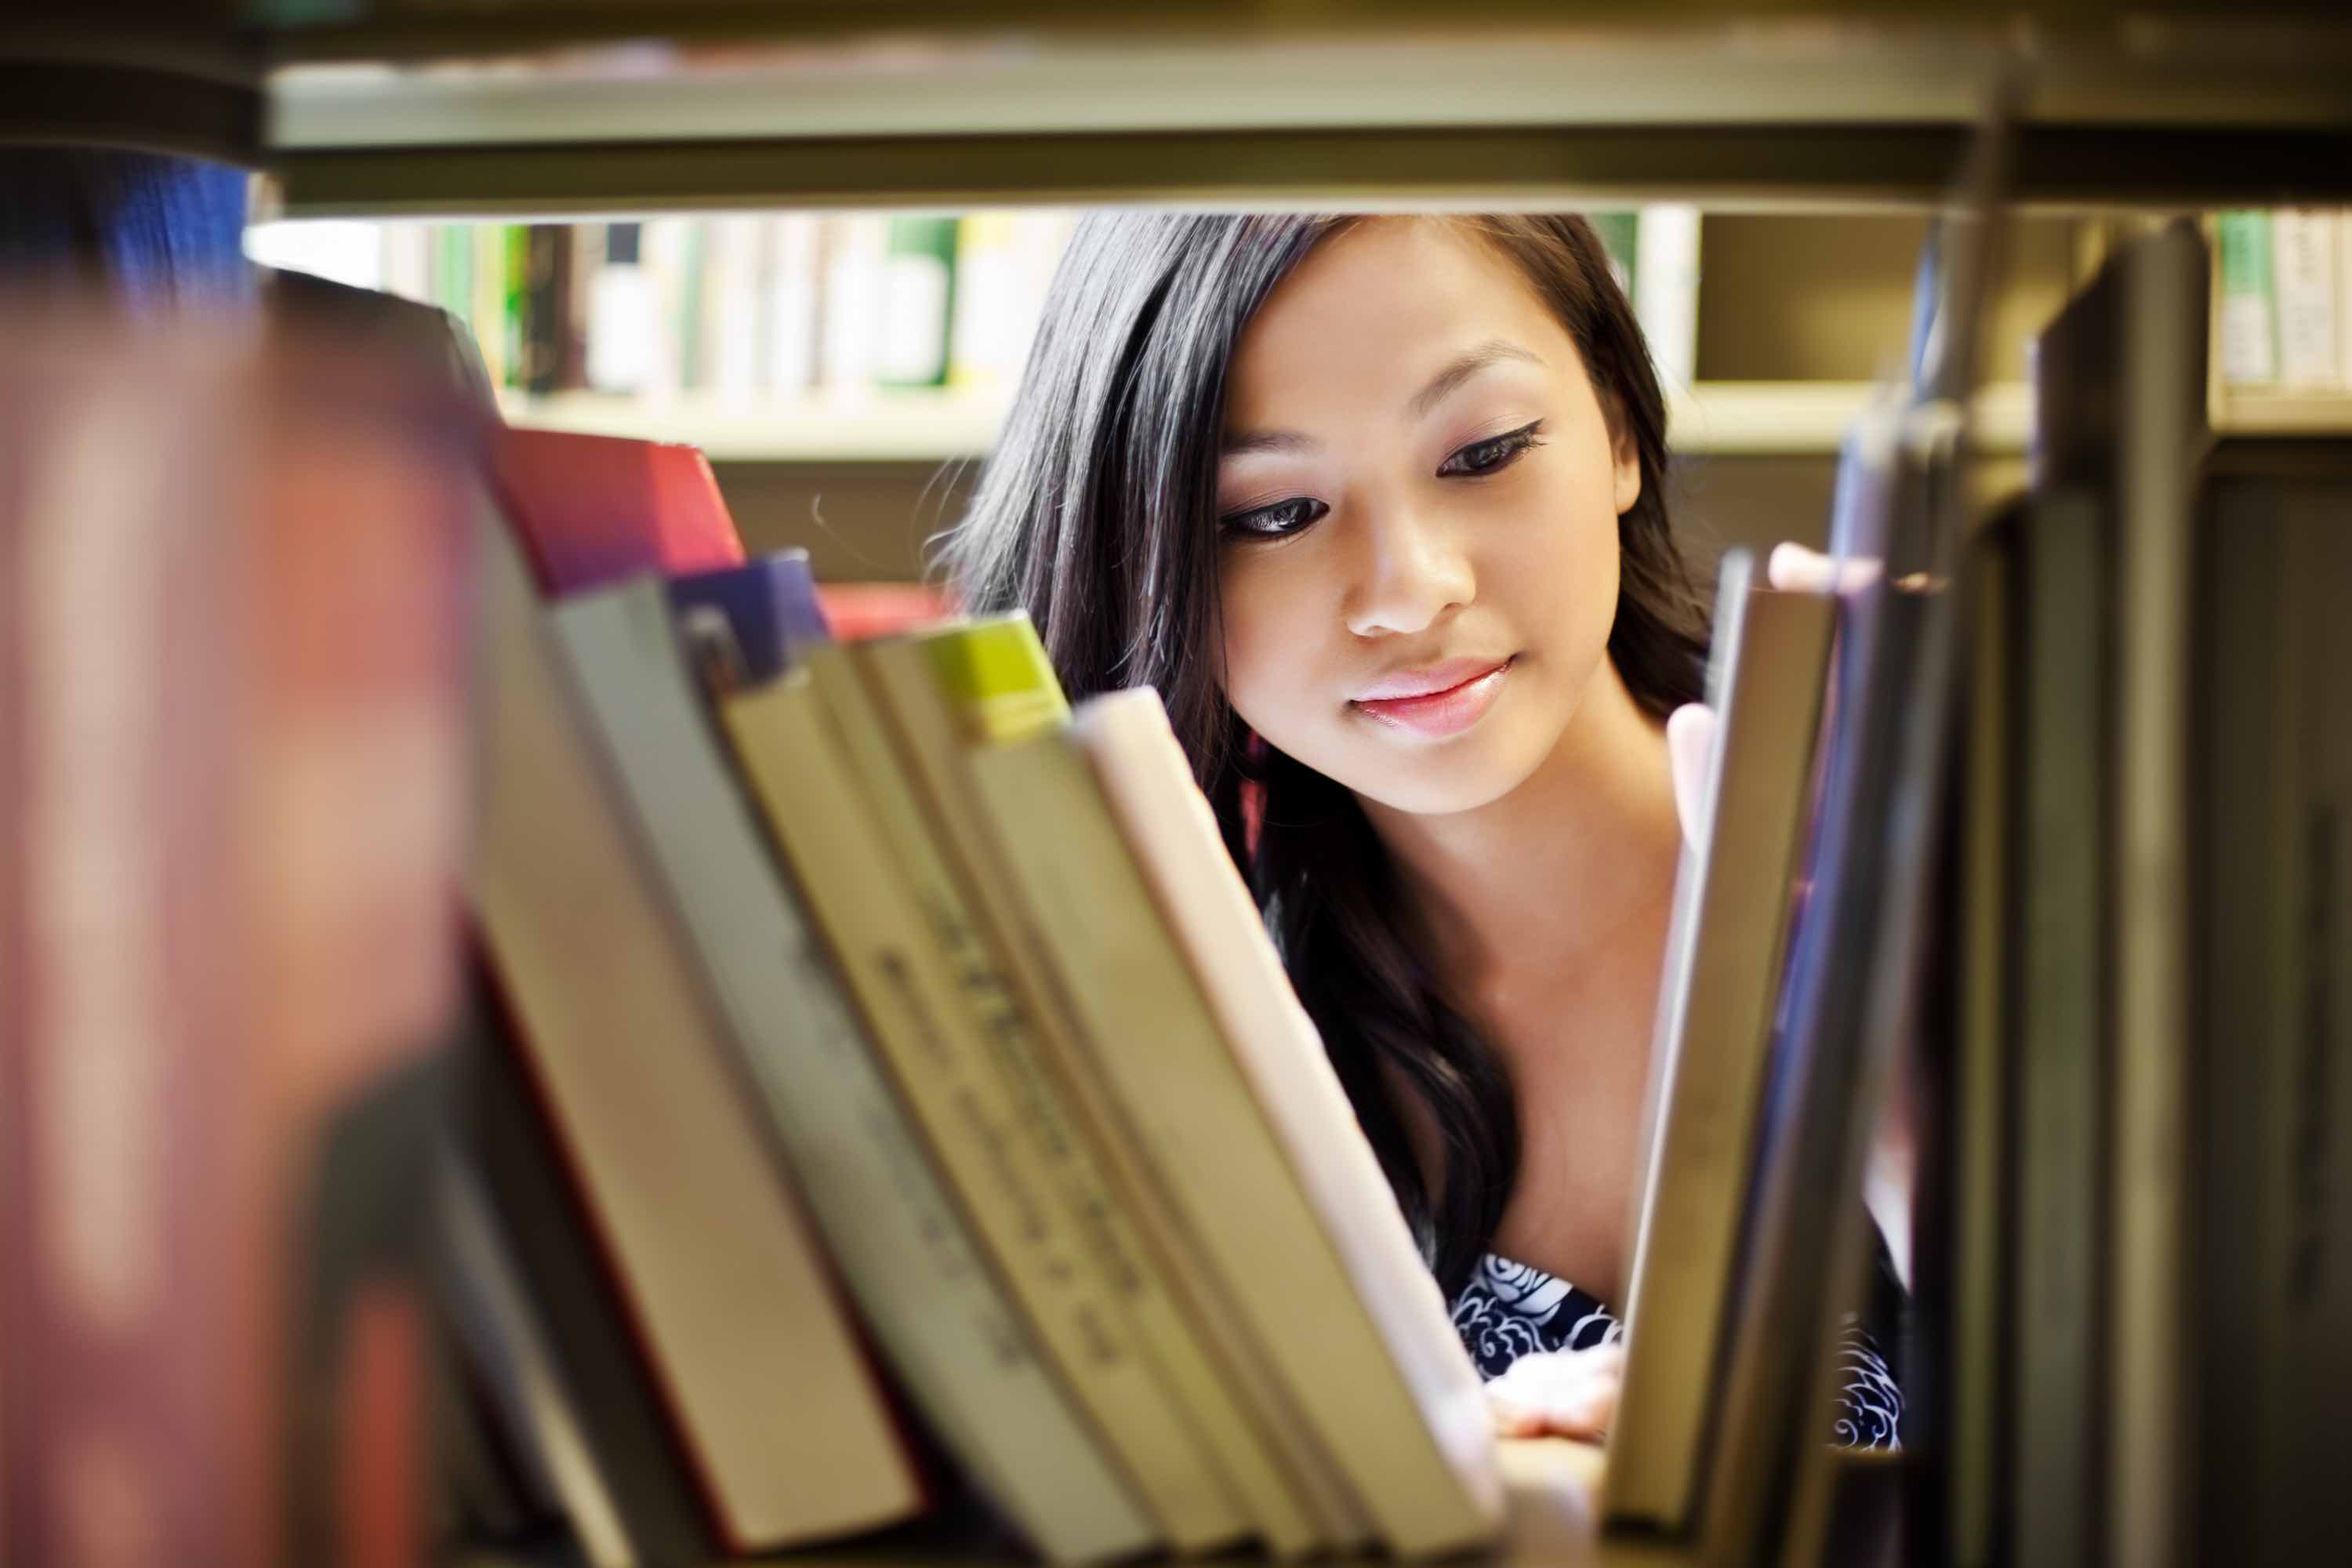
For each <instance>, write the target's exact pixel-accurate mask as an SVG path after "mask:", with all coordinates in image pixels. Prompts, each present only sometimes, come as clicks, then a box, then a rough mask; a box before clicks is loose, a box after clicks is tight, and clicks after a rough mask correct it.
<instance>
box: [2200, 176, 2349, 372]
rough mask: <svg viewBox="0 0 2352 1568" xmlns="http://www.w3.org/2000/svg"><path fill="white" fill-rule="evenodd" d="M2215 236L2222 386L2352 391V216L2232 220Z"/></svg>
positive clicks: (2303, 212)
mask: <svg viewBox="0 0 2352 1568" xmlns="http://www.w3.org/2000/svg"><path fill="white" fill-rule="evenodd" d="M2213 236H2214V249H2215V251H2216V253H2217V255H2218V257H2219V259H2220V279H2221V295H2220V303H2219V308H2218V310H2219V313H2218V320H2217V321H2215V323H2214V343H2215V353H2216V355H2217V357H2218V359H2219V367H2220V371H2221V380H2222V382H2223V383H2224V384H2228V385H2231V386H2278V387H2293V388H2297V389H2300V390H2306V391H2311V390H2319V391H2330V392H2340V393H2352V211H2345V210H2341V209H2336V210H2327V209H2319V208H2305V207H2278V208H2273V209H2271V210H2268V211H2263V210H2245V211H2238V212H2226V213H2222V214H2221V215H2220V216H2217V217H2216V218H2215V219H2214V220H2213Z"/></svg>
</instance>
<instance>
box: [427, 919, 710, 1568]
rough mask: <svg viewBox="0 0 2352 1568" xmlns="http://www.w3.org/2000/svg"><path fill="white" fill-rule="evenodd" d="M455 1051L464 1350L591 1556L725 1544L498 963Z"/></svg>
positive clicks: (454, 1183) (690, 1553) (453, 1210)
mask: <svg viewBox="0 0 2352 1568" xmlns="http://www.w3.org/2000/svg"><path fill="white" fill-rule="evenodd" d="M456 1049H457V1061H458V1064H459V1071H460V1073H461V1074H462V1077H461V1079H460V1091H459V1093H458V1095H457V1119H456V1121H455V1132H456V1137H455V1139H454V1141H453V1142H454V1144H455V1147H454V1148H452V1149H451V1150H450V1151H449V1152H448V1153H447V1155H446V1158H445V1159H444V1160H443V1161H442V1162H441V1167H442V1168H441V1169H440V1170H438V1171H437V1173H436V1188H435V1197H436V1201H437V1202H438V1203H439V1204H440V1205H441V1213H440V1215H439V1216H438V1217H439V1218H440V1220H441V1223H442V1225H443V1226H444V1229H443V1237H444V1238H445V1239H444V1245H445V1247H446V1248H447V1249H448V1253H449V1258H450V1269H449V1289H448V1295H447V1305H448V1310H449V1311H450V1314H451V1317H452V1319H453V1320H454V1322H455V1325H456V1327H457V1332H458V1334H459V1337H460V1342H461V1344H462V1346H463V1347H464V1349H465V1351H466V1352H467V1355H468V1357H469V1359H470V1360H471V1362H472V1363H473V1364H474V1365H475V1366H476V1367H478V1369H480V1371H481V1373H482V1375H483V1377H484V1379H485V1380H486V1382H487V1383H488V1386H489V1389H490V1391H491V1393H492V1394H493V1396H494V1397H495V1399H496V1400H497V1402H498V1405H499V1409H500V1411H501V1414H502V1415H503V1417H504V1419H505V1422H506V1424H507V1426H508V1429H509V1433H510V1435H511V1436H512V1437H513V1439H514V1443H515V1447H517V1449H518V1450H519V1451H520V1452H523V1453H525V1454H529V1455H532V1456H534V1457H535V1458H537V1460H538V1462H539V1465H540V1467H541V1469H542V1470H543V1471H544V1472H545V1475H546V1478H547V1482H548V1486H549V1489H550V1490H551V1491H552V1492H553V1493H554V1494H555V1496H556V1498H557V1500H559V1501H560V1502H561V1503H562V1508H563V1512H564V1517H565V1519H566V1521H568V1523H569V1524H570V1526H571V1528H572V1534H573V1537H574V1539H575V1540H576V1541H577V1542H579V1545H580V1548H581V1551H582V1552H583V1554H584V1555H585V1556H586V1557H587V1559H588V1561H589V1562H591V1563H595V1564H597V1565H598V1568H625V1565H626V1564H631V1563H646V1564H653V1563H690V1562H696V1561H699V1560H701V1559H704V1558H707V1557H711V1556H715V1555H717V1554H718V1553H719V1552H720V1551H721V1550H722V1548H721V1546H720V1543H719V1532H718V1528H717V1525H716V1522H715V1521H713V1520H712V1519H711V1518H710V1515H709V1510H708V1508H707V1507H706V1506H705V1504H704V1502H703V1500H702V1496H701V1493H700V1490H699V1489H698V1484H697V1482H696V1479H695V1476H694V1471H693V1468H692V1465H691V1461H690V1460H689V1458H688V1455H687V1452H686V1448H685V1447H684V1444H683V1443H682V1441H681V1439H680V1437H679V1435H678V1431H677V1424H676V1423H675V1422H674V1421H673V1420H672V1419H671V1417H670V1414H669V1410H668V1408H667V1405H666V1403H665V1401H664V1398H663V1395H662V1391H661V1388H660V1386H659V1384H657V1383H656V1375H655V1371H654V1368H653V1365H652V1363H650V1362H649V1361H648V1360H647V1359H646V1350H645V1347H644V1346H643V1345H642V1344H641V1343H640V1342H639V1340H638V1338H637V1335H636V1331H635V1327H634V1325H633V1324H632V1322H631V1320H630V1318H629V1316H628V1312H627V1310H626V1308H625V1305H624V1303H623V1301H622V1300H621V1297H620V1293H619V1289H618V1286H617V1284H616V1282H615V1281H614V1278H613V1275H612V1273H611V1271H610V1269H609V1268H607V1266H606V1262H605V1259H604V1257H603V1256H602V1255H601V1254H600V1253H599V1251H598V1248H597V1243H596V1239H595V1236H594V1234H593V1229H592V1226H591V1221H590V1218H589V1215H588V1214H587V1212H586V1210H584V1209H583V1207H582V1206H581V1199H580V1194H579V1192H578V1189H577V1188H576V1186H575V1185H574V1184H573V1183H572V1181H571V1179H570V1177H569V1176H568V1174H567V1167H566V1165H565V1161H564V1155H563V1152H562V1146H561V1145H560V1144H559V1143H558V1142H556V1140H555V1133H554V1130H553V1128H552V1127H551V1125H550V1124H549V1121H548V1113H547V1108H546V1106H545V1104H544V1102H543V1101H542V1100H541V1096H540V1092H539V1090H538V1089H537V1088H536V1087H535V1086H534V1085H533V1083H532V1081H531V1079H530V1069H529V1068H527V1067H526V1065H525V1064H524V1062H523V1059H522V1057H521V1054H520V1052H521V1047H520V1044H519V1043H518V1041H517V1039H516V1038H515V1031H514V1027H513V1026H512V1025H511V1023H510V1022H509V1020H508V1018H507V1016H506V1008H505V1004H504V1003H503V1001H501V1000H500V998H499V996H498V994H497V991H496V982H495V981H494V980H493V979H492V978H491V977H490V976H489V975H488V973H487V966H484V968H483V970H482V972H481V973H478V974H477V975H476V976H475V978H474V981H473V984H472V988H471V992H470V994H469V996H468V999H467V1010H466V1013H465V1015H464V1016H462V1017H461V1018H460V1020H459V1022H458V1026H457V1047H456Z"/></svg>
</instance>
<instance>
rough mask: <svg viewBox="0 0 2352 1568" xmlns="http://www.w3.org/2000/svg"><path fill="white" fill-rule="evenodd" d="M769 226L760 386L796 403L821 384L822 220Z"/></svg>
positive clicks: (805, 218) (785, 220) (797, 216)
mask: <svg viewBox="0 0 2352 1568" xmlns="http://www.w3.org/2000/svg"><path fill="white" fill-rule="evenodd" d="M768 221H769V226H770V230H771V232H770V235H769V248H770V270H769V272H768V276H767V290H768V300H767V307H766V321H767V327H768V353H767V358H766V361H765V375H764V376H763V378H762V380H761V388H762V390H763V391H765V392H766V393H767V394H768V395H771V396H773V397H777V398H793V397H799V396H802V395H805V394H806V393H807V392H808V391H809V390H810V389H811V388H812V387H814V385H815V384H816V359H817V332H818V321H817V220H816V219H815V218H814V217H812V216H809V215H807V214H805V213H790V214H787V215H785V216H782V217H777V218H771V219H770V220H768Z"/></svg>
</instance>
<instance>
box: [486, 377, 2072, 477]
mask: <svg viewBox="0 0 2352 1568" xmlns="http://www.w3.org/2000/svg"><path fill="white" fill-rule="evenodd" d="M1870 394H1871V387H1870V384H1868V383H1866V382H1717V383H1711V384H1700V385H1699V386H1698V387H1696V388H1695V389H1694V390H1692V391H1691V392H1689V393H1687V394H1685V395H1677V396H1674V397H1672V398H1670V399H1669V403H1668V419H1669V426H1668V435H1667V439H1668V442H1669V444H1670V445H1671V446H1672V447H1673V448H1674V449H1675V451H1676V452H1677V453H1680V454H1684V455H1686V456H1698V455H1704V454H1721V455H1735V454H1736V455H1740V456H1789V457H1798V456H1816V455H1821V454H1824V453H1832V452H1835V451H1836V450H1837V449H1838V446H1839V443H1840V442H1842V441H1843V439H1844V438H1845V433H1846V431H1847V430H1848V429H1850V428H1852V427H1853V422H1854V420H1855V418H1856V417H1857V416H1860V414H1861V412H1862V409H1863V406H1864V403H1865V402H1867V400H1868V399H1869V396H1870ZM499 405H500V407H501V409H502V410H503V411H504V413H505V415H506V416H507V419H508V420H509V422H510V423H512V424H515V425H520V426H530V427H534V428H541V429H551V430H572V431H578V432H581V433H583V434H587V435H596V436H634V437H638V438H640V439H644V440H653V441H677V442H682V443H684V444H685V445H688V446H691V447H701V448H702V450H703V452H704V453H705V454H706V455H708V456H709V458H712V459H713V460H714V461H719V462H783V463H813V462H833V463H839V462H851V463H855V462H891V463H923V462H948V461H952V460H955V459H958V458H977V457H982V456H985V455H986V453H987V451H988V449H989V447H990V446H991V445H992V443H993V442H994V440H995V438H996V431H997V427H998V426H999V425H1000V424H1002V423H1003V417H1004V408H1005V403H1004V395H1002V394H985V395H983V394H973V393H961V392H955V391H940V392H927V391H908V392H875V393H872V394H870V395H861V396H858V397H856V398H848V397H841V398H809V399H805V400H801V401H795V402H791V403H772V404H765V405H763V404H760V403H753V402H745V403H720V402H718V401H716V400H714V399H711V398H709V397H681V398H678V399H676V400H674V401H670V402H666V403H648V402H640V401H637V400H635V399H632V398H625V397H611V396H604V395H598V394H594V393H562V394H558V395H554V396H551V397H539V398H534V397H530V396H526V395H521V394H513V393H509V394H503V395H501V396H500V399H499ZM1977 416H1978V420H1979V424H1978V446H1979V449H1981V450H1986V451H1991V452H2000V453H2014V452H2019V451H2022V450H2023V449H2024V446H2025V439H2026V435H2027V432H2028V430H2029V429H2030V427H2031V426H2032V396H2031V393H2030V389H2029V388H2027V387H2026V386H2024V385H2022V384H2004V385H1999V386H1994V387H1990V388H1988V389H1987V391H1986V393H1985V394H1984V395H1983V396H1982V397H1981V398H1980V399H1979V402H1978V405H1977Z"/></svg>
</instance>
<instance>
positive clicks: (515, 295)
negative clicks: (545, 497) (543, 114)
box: [248, 210, 1074, 403]
mask: <svg viewBox="0 0 2352 1568" xmlns="http://www.w3.org/2000/svg"><path fill="white" fill-rule="evenodd" d="M1073 221H1074V216H1073V215H1071V214H1068V213H1066V212H1062V211H1059V210H1035V211H1005V212H985V213H975V214H971V215H969V216H912V215H899V216H879V215H866V214H858V215H827V216H818V215H814V214H804V213H791V214H740V215H730V216H720V217H710V218H688V217H648V218H646V219H643V220H641V221H635V222H627V223H597V224H534V225H529V226H524V225H514V224H469V223H420V222H394V223H383V224H373V223H340V222H339V223H279V224H272V225H268V226H263V227H261V228H258V229H257V230H255V231H254V233H253V235H252V237H251V238H250V240H249V242H248V248H249V249H250V250H251V251H252V252H253V253H254V254H255V255H256V256H257V258H261V259H264V260H267V261H269V262H272V263H274V264H277V265H282V266H288V267H292V268H298V269H300V270H304V271H310V272H314V273H318V274H320V275H321V276H325V277H329V278H332V279H335V280H337V281H339V282H346V283H351V284H353V285H355V286H358V287H362V288H371V289H386V290H388V291H390V292H392V293H395V294H399V295H402V296H404V297H406V298H409V299H414V300H424V301H426V302H429V303H432V304H436V305H439V306H441V307H442V308H444V309H445V310H449V311H450V312H451V313H453V314H454V315H456V316H457V318H458V319H460V320H461V321H465V322H467V324H468V325H469V326H471V327H472V329H473V331H474V334H475V337H476V339H477V340H478V342H479V343H480V345H481V351H482V357H483V360H484V363H486V364H487V366H488V370H489V373H490V379H491V382H492V384H494V385H497V386H501V387H509V388H512V389H514V390H516V391H520V392H530V393H538V394H547V393H557V392H566V391H591V392H598V393H604V394H609V395H614V396H622V397H633V398H642V399H646V400H647V401H651V402H656V403H657V402H660V401H663V400H667V399H671V398H676V397H679V396H683V395H701V396H707V397H709V398H712V399H716V400H718V401H720V402H724V403H758V402H763V401H774V402H789V401H791V400H793V399H794V398H798V397H804V396H808V395H814V394H855V393H859V392H864V391H867V390H870V389H872V388H875V387H923V386H940V385H954V386H959V387H971V388H974V389H989V388H1003V387H1004V386H1006V385H1009V384H1010V383H1011V382H1012V380H1013V378H1014V377H1015V376H1017V375H1018V374H1019V373H1020V369H1021V365H1022V362H1023V360H1024V358H1025V357H1026V356H1027V353H1028V351H1029V340H1030V338H1031V336H1032V335H1033V334H1034V332H1035V331H1036V324H1037V318H1038V315H1039V312H1040V310H1042V308H1043V305H1044V300H1045V285H1046V283H1047V282H1048V281H1049V280H1050V279H1052V276H1053V269H1054V266H1055V262H1056V261H1058V260H1059V258H1060V256H1061V251H1062V247H1063V244H1064V242H1065V240H1066V238H1067V236H1068V233H1069V228H1070V226H1071V224H1072V222H1073Z"/></svg>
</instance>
